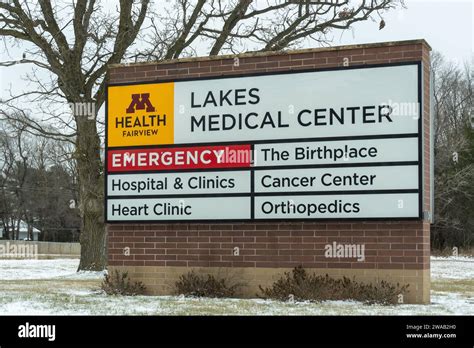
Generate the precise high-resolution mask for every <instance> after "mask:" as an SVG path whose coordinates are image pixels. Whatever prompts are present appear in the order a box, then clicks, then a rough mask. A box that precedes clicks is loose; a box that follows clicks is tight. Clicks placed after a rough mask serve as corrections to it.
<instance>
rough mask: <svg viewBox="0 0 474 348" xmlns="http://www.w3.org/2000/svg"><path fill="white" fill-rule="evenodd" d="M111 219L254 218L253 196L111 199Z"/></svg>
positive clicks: (108, 206) (109, 213)
mask: <svg viewBox="0 0 474 348" xmlns="http://www.w3.org/2000/svg"><path fill="white" fill-rule="evenodd" d="M107 211H108V218H109V221H129V220H134V221H160V220H166V221H182V220H212V219H216V217H218V218H219V219H220V220H236V219H249V218H250V198H248V197H212V198H203V197H200V198H163V199H159V198H148V199H145V198H143V199H140V198H138V199H109V200H108V201H107Z"/></svg>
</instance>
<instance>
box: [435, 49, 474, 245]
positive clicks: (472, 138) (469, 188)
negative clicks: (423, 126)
mask: <svg viewBox="0 0 474 348" xmlns="http://www.w3.org/2000/svg"><path fill="white" fill-rule="evenodd" d="M432 71H433V77H434V80H433V85H434V98H433V99H434V100H433V112H434V115H433V117H434V121H435V126H434V131H435V134H434V147H435V148H434V151H435V179H434V186H435V187H434V190H435V207H434V219H435V220H434V225H433V226H432V236H431V243H432V247H433V248H435V249H444V248H452V247H455V246H456V247H472V246H473V245H474V113H473V111H474V95H473V78H474V65H473V62H472V61H471V62H470V63H465V64H464V65H462V66H460V65H457V64H454V63H452V62H447V61H445V60H444V58H443V57H442V56H441V55H440V54H438V53H434V54H433V55H432Z"/></svg>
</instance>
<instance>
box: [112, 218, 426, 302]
mask: <svg viewBox="0 0 474 348" xmlns="http://www.w3.org/2000/svg"><path fill="white" fill-rule="evenodd" d="M429 226H430V225H429V223H426V222H425V223H423V222H406V221H398V222H396V221H395V222H358V223H307V222H299V223H273V224H269V223H242V224H151V225H148V224H147V225H145V224H143V225H109V228H108V238H109V243H108V245H109V269H110V270H112V269H118V270H126V271H128V272H129V275H130V276H131V279H133V280H140V281H142V282H143V283H145V285H146V286H147V288H148V291H149V293H150V294H156V295H169V294H171V293H172V292H173V285H174V282H175V281H176V280H177V279H178V277H179V275H181V274H184V273H187V272H188V271H190V270H192V269H195V270H199V271H200V272H204V273H209V274H217V273H216V272H218V273H219V274H221V275H224V276H229V275H232V276H233V277H234V279H239V280H242V281H243V282H246V283H247V286H245V287H244V288H242V293H241V295H242V296H244V297H255V296H256V294H257V292H258V286H259V285H262V286H270V285H271V283H272V282H273V281H274V280H276V279H277V278H278V277H279V276H281V275H282V274H283V273H284V272H286V271H289V270H291V269H292V268H294V267H296V266H299V265H301V266H303V267H305V268H307V269H308V270H311V271H314V272H316V273H318V274H329V275H331V276H347V277H351V278H352V277H355V278H356V280H358V281H364V282H377V281H380V280H387V281H390V282H392V283H399V284H400V285H404V284H409V293H408V294H407V296H406V302H407V303H428V302H429V299H430V296H429V289H430V277H429V276H430V270H429V264H430V263H429V255H430V237H429V233H430V228H429ZM334 243H336V245H338V244H344V245H353V246H356V247H357V246H359V248H360V247H362V246H363V248H364V259H363V260H360V261H358V260H357V257H356V256H354V257H350V258H347V257H337V255H335V254H332V255H328V254H327V253H326V251H327V248H328V246H331V247H333V246H334V245H335V244H334ZM235 248H238V254H239V255H234V253H235V250H236V249H235Z"/></svg>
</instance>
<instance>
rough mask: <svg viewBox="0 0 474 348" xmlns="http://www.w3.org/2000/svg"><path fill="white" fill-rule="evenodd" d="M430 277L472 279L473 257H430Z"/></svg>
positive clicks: (473, 276) (473, 269)
mask: <svg viewBox="0 0 474 348" xmlns="http://www.w3.org/2000/svg"><path fill="white" fill-rule="evenodd" d="M431 278H433V279H473V278H474V258H472V257H464V256H457V257H454V256H450V257H431Z"/></svg>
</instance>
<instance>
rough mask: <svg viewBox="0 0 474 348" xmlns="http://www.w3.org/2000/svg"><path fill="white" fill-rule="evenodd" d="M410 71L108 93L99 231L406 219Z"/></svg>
mask: <svg viewBox="0 0 474 348" xmlns="http://www.w3.org/2000/svg"><path fill="white" fill-rule="evenodd" d="M419 69H420V66H419V64H418V63H410V64H407V63H404V64H393V65H384V66H375V67H366V68H354V69H352V68H345V69H339V70H324V71H310V72H291V73H285V74H265V75H257V76H240V77H222V78H218V79H215V78H213V79H197V80H189V81H175V82H162V83H143V84H131V85H110V86H109V87H108V99H107V154H106V163H107V180H106V205H107V221H108V222H116V221H118V222H123V221H142V222H144V221H147V222H153V221H156V222H159V221H180V220H186V221H203V220H225V221H229V220H242V221H246V220H271V219H341V218H342V219H344V218H347V219H359V218H363V219H367V218H369V219H370V218H418V217H420V195H421V191H420V190H421V185H420V180H419V179H420V170H421V168H420V163H421V161H420V160H421V158H420V156H421V155H420V151H419V146H420V136H421V135H420V133H421V131H420V119H419V117H420V115H421V113H420V112H421V110H420V103H419V94H420V84H419Z"/></svg>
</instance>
